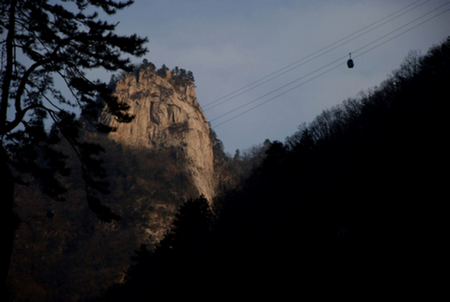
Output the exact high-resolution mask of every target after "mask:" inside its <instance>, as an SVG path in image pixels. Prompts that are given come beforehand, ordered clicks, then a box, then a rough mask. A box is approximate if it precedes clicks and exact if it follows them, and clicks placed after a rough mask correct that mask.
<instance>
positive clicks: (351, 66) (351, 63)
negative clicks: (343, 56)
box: [347, 53, 355, 68]
mask: <svg viewBox="0 0 450 302" xmlns="http://www.w3.org/2000/svg"><path fill="white" fill-rule="evenodd" d="M347 66H348V68H353V66H355V64H354V63H353V60H352V54H351V53H350V54H349V59H348V61H347Z"/></svg>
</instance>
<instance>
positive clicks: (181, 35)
mask: <svg viewBox="0 0 450 302" xmlns="http://www.w3.org/2000/svg"><path fill="white" fill-rule="evenodd" d="M55 1H56V0H55ZM408 5H410V6H408ZM407 6H408V8H405V7H407ZM416 6H417V8H416V9H413V10H411V11H410V12H407V13H406V11H407V10H408V9H412V8H414V7H416ZM439 7H440V8H439ZM402 8H405V9H404V10H402V11H401V12H399V13H398V14H396V15H393V16H392V17H391V18H394V17H395V16H397V15H399V14H400V13H405V14H404V15H402V16H398V17H397V18H395V19H394V20H392V21H391V22H387V23H386V24H384V25H382V26H380V27H378V28H376V29H374V30H373V31H370V32H367V33H364V32H361V33H362V35H361V36H360V37H358V38H356V39H354V40H352V41H350V42H348V43H344V44H343V45H342V46H339V47H336V46H337V45H339V44H334V47H336V49H333V50H331V51H329V52H328V53H326V54H324V55H322V56H320V57H318V58H316V59H314V60H311V61H310V62H308V63H305V64H304V65H302V66H300V67H298V68H295V69H293V70H292V71H291V72H288V73H286V74H284V75H282V76H280V77H278V78H276V79H274V80H272V81H269V82H267V83H265V84H263V85H261V86H259V87H257V88H256V89H253V90H251V91H248V92H247V93H245V94H242V95H240V96H239V97H236V98H234V99H232V100H229V101H227V102H225V103H223V104H222V105H220V106H217V107H214V108H212V109H209V110H207V108H208V107H207V106H206V105H207V104H208V103H211V102H213V101H215V100H217V99H219V98H220V97H223V96H224V95H227V94H229V93H230V92H233V91H236V90H237V89H239V88H241V87H243V86H245V85H247V84H250V83H252V82H254V81H256V80H258V79H260V78H262V77H264V76H266V75H268V74H270V73H272V72H274V71H276V70H278V69H280V68H282V67H284V66H288V65H289V64H291V63H293V62H296V61H298V60H299V59H302V58H304V57H305V56H308V55H311V54H314V53H316V52H317V51H318V50H320V49H322V48H324V47H326V46H328V45H330V44H332V43H334V42H337V41H341V42H345V41H343V40H342V39H343V38H344V37H346V36H348V35H350V34H352V33H354V32H356V31H358V30H361V29H363V28H364V27H366V26H368V25H370V24H372V23H374V22H376V21H378V20H380V19H382V18H384V17H387V16H388V15H390V14H392V13H394V12H396V11H398V10H400V9H402ZM449 9H450V4H449V1H446V0H429V1H427V0H418V1H416V0H411V1H407V0H368V1H352V0H346V1H336V0H333V1H331V0H314V1H294V0H240V1H236V0H226V1H225V0H220V1H219V0H195V1H194V0H152V1H149V0H135V3H134V4H133V5H132V6H131V7H129V8H126V9H124V10H123V11H120V12H118V13H117V14H116V15H114V16H113V17H112V19H108V20H110V21H120V23H119V26H118V32H119V33H120V34H133V33H137V34H138V35H139V36H147V37H148V39H149V43H148V44H147V47H148V49H149V50H150V52H149V53H148V54H147V55H145V56H144V57H143V58H146V59H148V60H149V61H150V62H153V63H154V64H155V65H156V66H157V67H160V66H161V65H162V64H163V63H164V64H166V65H167V66H168V67H169V68H173V67H175V66H179V67H180V68H184V69H186V70H191V71H192V72H193V73H194V77H195V81H196V86H197V88H196V91H197V97H198V100H199V103H200V105H201V106H202V107H203V108H204V109H205V114H206V117H207V119H208V120H209V121H211V124H212V126H213V129H214V130H215V131H216V132H217V134H218V137H219V138H220V139H221V140H222V141H223V143H224V145H225V149H226V151H227V152H229V153H234V151H235V150H236V149H237V148H239V149H241V150H243V149H246V148H248V147H250V146H252V145H254V144H259V143H262V142H263V141H264V140H265V139H266V138H268V139H270V140H281V141H284V139H285V137H286V136H289V135H291V134H293V133H294V132H295V131H296V129H297V126H298V125H299V124H301V123H303V122H307V123H308V122H311V121H312V120H313V119H314V117H315V116H317V115H318V114H320V112H321V111H322V110H323V109H326V108H330V107H331V106H333V105H336V104H339V103H341V102H342V101H343V100H345V99H347V98H349V97H355V96H356V94H357V93H358V92H359V91H361V90H366V89H368V88H371V87H374V86H376V85H379V84H380V82H381V81H383V80H384V79H386V77H387V76H388V75H389V74H390V73H391V71H392V70H394V69H396V68H398V66H399V64H400V63H401V62H402V61H403V59H404V57H405V56H406V55H407V54H408V52H409V51H410V50H419V51H421V52H422V53H423V54H424V53H425V52H426V51H427V50H428V49H429V48H430V47H431V46H432V45H433V44H437V43H440V42H441V41H443V40H444V39H446V37H447V36H449V35H450V31H449V29H450V18H449V17H450V15H449V12H448V10H449ZM433 10H435V11H434V12H431V11H433ZM428 12H431V13H430V14H428V15H425V14H427V13H428ZM442 12H445V13H443V14H441V15H439V16H438V17H436V18H434V19H432V20H430V21H429V22H426V23H424V24H422V25H420V26H418V27H417V28H415V29H413V30H410V31H408V32H407V33H405V34H403V35H401V36H398V37H396V38H394V39H393V40H392V41H389V42H387V43H385V44H382V45H380V43H383V42H385V41H386V40H387V39H390V38H392V37H393V36H395V35H397V34H399V33H401V32H403V31H404V30H408V29H409V28H411V27H412V26H415V25H417V24H419V23H420V22H423V21H425V20H426V19H428V18H431V17H433V16H435V15H437V14H439V13H442ZM424 15H425V16H424ZM421 16H423V18H420V17H421ZM108 18H109V17H108ZM418 18H419V19H418ZM415 19H418V20H417V21H415V22H413V23H411V24H410V25H408V26H405V24H407V23H408V22H411V21H413V20H415ZM387 20H388V19H385V20H384V21H387ZM402 26H405V27H404V28H402V29H400V28H401V27H402ZM397 29H398V31H396V32H393V31H395V30H397ZM390 32H393V33H392V35H389V36H386V37H385V38H381V37H383V36H384V35H386V34H388V33H390ZM377 39H380V40H379V41H378V42H374V41H376V40H377ZM372 42H374V43H373V44H370V45H369V46H367V47H366V48H362V47H363V46H365V45H368V44H369V43H372ZM377 45H380V46H379V47H377V48H375V49H373V50H371V51H369V52H367V53H364V52H365V51H367V50H369V49H370V48H371V47H374V46H377ZM361 48H362V49H361ZM358 49H360V50H359V51H358ZM349 52H352V53H353V57H354V61H355V68H353V69H348V68H347V67H346V66H345V63H346V60H347V57H346V56H348V53H349ZM318 54H320V53H317V55H318ZM359 55H360V57H359ZM143 58H139V59H134V60H133V61H134V62H136V63H140V62H142V59H143ZM309 58H313V57H309ZM340 58H341V61H342V62H341V61H339V62H338V63H335V64H331V63H332V62H334V61H336V60H339V59H340ZM336 64H337V65H336ZM338 65H339V66H338ZM334 66H338V67H337V68H335V69H333V70H332V71H330V72H328V73H326V74H324V75H321V76H318V77H317V78H316V79H313V80H311V81H310V82H305V81H308V80H309V79H311V77H312V76H315V75H317V74H319V73H321V72H324V71H326V70H328V69H329V68H332V67H334ZM316 70H318V72H317V73H314V74H312V75H311V76H307V75H308V74H309V73H311V72H314V71H316ZM93 75H95V76H96V77H100V78H101V79H102V80H104V81H108V80H109V77H110V75H109V74H106V73H102V72H95V73H93ZM302 77H304V78H302ZM297 79H299V80H298V81H297V82H295V84H293V85H291V86H288V87H285V88H283V89H282V88H280V87H282V86H283V85H285V84H286V83H289V82H291V81H294V80H297ZM302 83H303V84H302ZM299 84H302V85H301V86H300V87H298V88H296V89H293V90H292V91H290V92H286V93H285V94H283V95H282V96H280V97H278V98H275V99H273V100H272V101H270V102H268V103H267V104H265V105H261V106H260V107H258V108H256V109H254V110H251V111H249V112H247V113H245V114H242V115H241V116H239V117H237V118H235V119H233V120H231V121H228V122H226V123H224V124H222V125H220V126H217V125H218V124H220V123H222V122H224V121H226V120H227V119H229V118H232V117H234V116H236V115H237V114H241V113H242V112H243V111H245V110H248V109H249V108H251V107H253V106H255V105H259V104H261V103H262V102H265V101H267V100H268V99H270V98H271V97H274V96H276V95H278V94H280V93H284V92H285V91H286V89H291V88H292V87H293V86H295V85H299ZM275 89H280V90H278V91H277V92H275V93H273V94H271V95H269V96H268V97H264V98H261V99H259V100H256V101H255V99H257V98H258V97H261V96H262V95H265V94H267V93H270V92H271V91H274V90H275ZM252 101H254V102H253V103H252V104H251V105H249V106H248V107H243V108H241V109H240V110H236V111H235V112H233V113H231V114H229V115H226V116H224V117H222V118H220V119H217V117H218V116H220V115H222V114H224V113H227V112H229V111H230V110H234V109H236V108H238V107H239V106H242V105H243V104H245V103H247V102H252Z"/></svg>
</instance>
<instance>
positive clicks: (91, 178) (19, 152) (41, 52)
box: [0, 0, 147, 284]
mask: <svg viewBox="0 0 450 302" xmlns="http://www.w3.org/2000/svg"><path fill="white" fill-rule="evenodd" d="M132 3H133V1H131V0H130V1H126V2H120V1H114V0H96V1H88V0H67V1H62V2H55V1H52V2H50V1H48V0H6V1H1V3H0V35H2V40H1V44H0V48H1V53H2V56H1V70H0V72H1V75H0V87H1V103H0V106H1V107H0V140H1V144H0V169H1V176H2V182H1V185H0V191H1V192H2V202H1V207H2V208H1V212H2V215H3V216H2V220H3V222H4V223H6V226H7V228H6V230H4V231H3V232H2V234H3V238H2V244H4V245H5V246H6V250H7V253H4V255H3V256H2V257H3V260H2V273H3V281H2V282H3V284H4V282H5V279H6V277H7V274H8V268H9V262H10V257H11V251H12V242H13V237H14V232H15V229H16V228H17V226H18V222H19V220H18V218H17V217H16V216H15V215H14V213H13V205H14V186H15V184H16V183H17V182H18V181H19V180H18V179H17V178H16V177H17V174H18V173H16V172H20V173H22V174H23V173H29V175H31V176H32V177H34V178H36V179H39V180H40V185H41V188H42V190H43V191H44V192H45V193H47V194H48V195H49V196H50V197H52V198H55V199H60V200H62V199H63V198H64V193H65V192H66V189H65V187H64V186H63V185H62V184H61V182H60V181H59V179H60V177H61V176H67V175H69V173H70V170H69V168H68V167H67V166H66V162H65V159H66V156H65V155H64V154H61V153H59V152H57V151H55V149H53V148H52V147H51V145H52V144H55V143H57V142H58V141H59V140H60V139H66V140H67V141H68V142H69V143H70V144H71V146H72V147H73V150H74V151H75V153H76V154H77V156H78V158H79V159H80V163H81V168H82V174H83V177H84V180H85V184H86V193H87V202H88V204H89V207H90V208H91V209H92V211H94V212H95V213H96V214H97V216H98V217H99V219H101V220H103V221H111V220H117V219H119V217H118V216H117V215H115V214H114V213H112V212H111V210H110V209H109V208H107V207H106V206H104V205H102V204H101V203H100V199H99V197H98V196H96V195H97V194H98V193H107V189H106V184H105V183H104V182H102V181H101V177H102V176H104V171H103V169H101V167H100V163H101V161H99V160H96V159H94V158H93V157H92V155H95V154H98V153H99V152H100V151H101V148H100V147H99V146H98V145H95V144H88V143H85V142H82V141H81V140H80V139H79V131H78V129H79V126H80V120H79V119H78V118H77V116H76V115H75V113H74V112H73V109H74V108H78V109H80V111H81V117H82V118H83V121H85V122H87V123H90V124H91V125H92V126H94V127H96V128H97V129H98V130H99V131H103V132H108V131H112V130H113V129H112V128H109V127H107V126H105V125H102V124H99V123H97V116H98V113H99V112H100V110H101V108H102V107H103V106H104V104H105V103H106V104H107V108H108V110H109V112H110V113H111V114H112V115H113V116H114V117H115V118H116V119H117V120H118V121H119V122H129V121H131V119H132V116H130V115H129V114H127V113H126V109H127V106H126V105H124V104H121V103H119V102H118V101H117V99H115V98H114V97H113V96H112V95H111V91H110V90H109V89H108V87H107V85H106V84H105V83H103V82H102V81H100V80H96V81H92V80H89V79H88V77H87V75H86V72H87V71H88V70H91V69H105V70H108V71H116V70H119V69H122V70H125V71H132V65H131V64H130V61H129V59H128V58H122V54H123V53H127V54H130V55H133V56H141V55H143V54H145V53H146V52H147V49H146V48H145V47H144V46H143V45H144V43H145V42H146V41H147V39H146V38H141V37H138V36H136V35H131V36H119V35H117V34H115V33H114V31H115V29H116V26H117V24H113V23H108V22H107V21H103V20H100V19H99V17H98V11H103V12H104V13H106V14H107V15H112V14H114V13H116V11H117V10H120V9H123V8H125V7H127V6H129V5H131V4H132ZM57 78H59V79H60V80H62V82H63V83H65V84H66V86H67V88H68V89H69V91H70V93H71V96H70V98H69V97H67V96H65V95H64V94H63V93H62V92H61V90H60V88H59V87H58V86H57V85H56V84H55V79H57ZM100 99H101V100H103V102H100V101H99V100H100ZM47 118H50V120H51V121H53V126H52V128H51V130H50V131H48V130H47V129H46V128H45V120H46V119H47Z"/></svg>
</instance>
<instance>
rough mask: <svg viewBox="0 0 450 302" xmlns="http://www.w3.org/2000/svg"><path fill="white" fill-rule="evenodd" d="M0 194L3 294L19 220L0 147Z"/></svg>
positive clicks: (8, 168) (11, 177)
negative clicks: (14, 209) (14, 208)
mask: <svg viewBox="0 0 450 302" xmlns="http://www.w3.org/2000/svg"><path fill="white" fill-rule="evenodd" d="M0 172H1V180H0V192H1V195H2V201H1V210H0V211H1V213H2V221H3V223H4V226H3V230H2V232H1V234H2V239H1V242H2V246H3V247H4V248H3V250H4V252H3V256H2V264H1V265H2V276H3V277H2V278H3V281H2V284H3V290H2V293H3V294H4V293H5V291H6V281H7V278H8V271H9V265H10V262H11V255H12V249H13V242H14V234H15V232H16V230H17V228H18V227H19V222H20V220H19V218H18V217H17V214H16V213H14V211H13V207H14V183H15V182H14V178H13V175H12V173H11V170H10V167H9V166H8V157H7V154H6V153H5V150H4V149H3V147H0Z"/></svg>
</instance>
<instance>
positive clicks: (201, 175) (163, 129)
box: [101, 69, 214, 202]
mask: <svg viewBox="0 0 450 302" xmlns="http://www.w3.org/2000/svg"><path fill="white" fill-rule="evenodd" d="M115 94H116V96H117V98H118V100H119V102H125V103H127V104H128V105H130V109H129V111H128V112H129V113H130V114H132V115H134V116H135V117H134V119H133V121H132V122H131V123H118V122H117V121H115V120H114V119H113V118H112V117H111V115H109V114H107V113H106V110H105V111H104V112H103V114H102V117H101V119H102V122H103V123H105V124H107V125H109V126H113V127H116V128H117V130H116V131H115V132H112V133H111V134H110V136H111V138H113V139H114V140H115V141H116V142H120V143H122V144H124V145H128V146H139V147H147V148H167V147H171V146H175V147H180V148H181V150H182V152H184V154H183V156H184V158H185V165H186V169H187V171H188V172H189V174H191V176H192V179H193V181H194V184H195V186H196V187H197V188H198V191H199V193H200V194H204V195H205V197H206V198H207V199H208V200H209V201H210V202H211V200H212V197H213V196H214V185H213V184H214V181H213V172H214V171H213V170H214V169H213V150H212V147H213V145H212V141H211V139H210V137H209V131H210V130H209V125H208V122H207V120H206V117H205V114H204V113H203V110H202V109H201V108H200V105H199V104H198V101H197V97H196V94H195V85H194V84H193V83H192V82H191V81H189V80H184V81H181V82H180V81H178V82H177V81H176V76H172V74H171V73H170V71H167V74H166V77H160V76H159V75H158V74H157V73H156V72H155V71H152V70H150V69H146V70H141V71H140V72H139V76H138V77H137V76H136V75H127V76H125V77H123V78H122V79H121V80H120V81H119V82H117V84H116V89H115Z"/></svg>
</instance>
